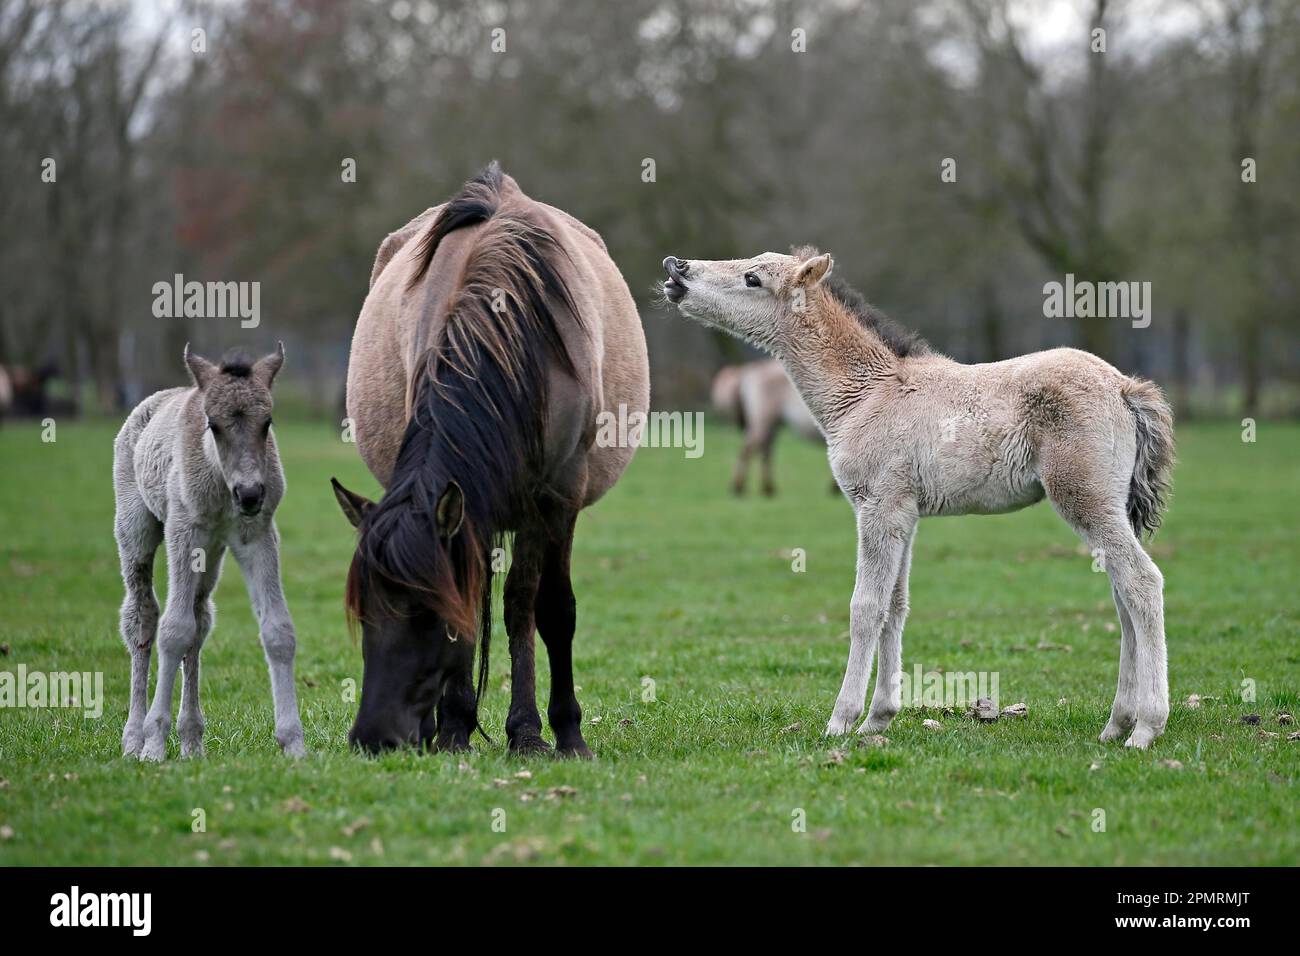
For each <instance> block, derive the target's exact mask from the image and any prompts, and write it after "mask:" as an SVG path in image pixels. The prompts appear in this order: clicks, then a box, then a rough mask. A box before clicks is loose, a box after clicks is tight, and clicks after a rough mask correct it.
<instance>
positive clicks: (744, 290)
mask: <svg viewBox="0 0 1300 956" xmlns="http://www.w3.org/2000/svg"><path fill="white" fill-rule="evenodd" d="M664 269H665V270H666V271H667V273H668V280H667V281H666V282H664V297H665V298H666V299H668V301H669V302H672V303H673V304H675V305H676V306H677V308H678V309H679V310H680V311H681V313H682V314H683V315H685V316H687V317H688V318H691V319H694V320H695V321H696V322H699V323H701V324H703V325H711V326H713V327H715V328H719V329H722V330H724V331H726V332H730V333H731V334H732V335H735V336H737V337H738V338H741V339H744V340H745V341H747V342H751V343H753V344H754V345H758V346H760V347H763V348H767V349H769V350H770V349H772V348H773V347H774V346H779V345H780V344H781V343H782V342H783V341H784V340H785V339H787V338H788V337H789V336H790V335H792V334H794V333H796V332H798V331H799V329H800V328H801V326H804V325H806V324H807V322H809V321H810V315H809V309H808V301H807V296H808V292H809V291H810V290H811V289H812V288H813V287H814V286H816V285H817V283H819V282H821V281H822V279H824V278H826V276H827V275H828V274H829V273H830V271H831V257H830V256H829V255H824V254H823V255H817V254H808V255H793V256H786V255H781V254H780V253H778V252H764V253H763V254H762V255H759V256H755V257H754V258H752V259H714V260H709V259H678V258H677V257H676V256H669V257H668V258H667V259H665V260H664Z"/></svg>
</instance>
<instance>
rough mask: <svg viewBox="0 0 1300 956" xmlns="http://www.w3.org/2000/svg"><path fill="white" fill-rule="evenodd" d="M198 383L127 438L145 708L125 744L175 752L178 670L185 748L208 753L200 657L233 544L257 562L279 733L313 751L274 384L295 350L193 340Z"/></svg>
mask: <svg viewBox="0 0 1300 956" xmlns="http://www.w3.org/2000/svg"><path fill="white" fill-rule="evenodd" d="M185 364H186V365H187V366H188V367H189V370H190V375H191V376H193V378H194V385H193V387H191V388H172V389H168V390H166V391H162V392H157V393H155V394H153V395H151V396H150V397H149V398H146V399H145V400H144V401H143V402H141V403H140V404H139V405H137V406H136V408H135V410H134V411H132V412H131V414H130V415H129V416H128V417H127V420H126V424H124V425H123V426H122V430H121V431H120V432H118V435H117V440H116V441H115V442H114V443H113V487H114V491H115V492H116V497H117V515H116V520H115V521H114V531H115V533H116V536H117V548H118V553H119V556H120V557H121V559H122V581H123V583H124V584H125V586H126V600H125V601H124V602H123V604H122V620H121V626H122V640H124V641H125V642H126V646H127V649H128V650H129V651H130V652H131V707H130V713H129V716H128V717H127V719H126V727H125V729H124V730H123V731H122V751H123V753H125V754H127V755H138V756H139V757H140V759H141V760H162V759H163V757H164V756H165V755H166V750H167V733H168V731H169V730H170V729H171V707H172V690H173V688H174V687H175V684H176V671H177V669H178V668H181V667H183V668H184V680H183V682H182V684H181V711H180V719H179V720H178V721H177V724H176V730H177V733H178V735H179V736H180V741H181V754H182V755H183V756H190V755H199V754H202V753H203V711H202V710H200V708H199V654H200V652H201V651H202V650H203V642H204V641H205V640H207V637H208V633H209V632H210V631H211V630H212V624H213V621H214V618H215V615H216V608H215V607H214V606H213V603H212V592H213V590H215V588H216V586H217V581H218V580H219V579H220V577H221V563H222V560H223V558H224V557H225V553H226V549H227V548H229V549H230V550H231V551H232V552H233V553H234V555H235V560H236V561H238V562H239V567H240V569H241V570H242V571H243V572H244V580H245V581H246V582H247V584H248V593H249V597H250V598H251V599H252V603H253V611H254V613H255V614H256V615H257V623H258V629H259V632H260V635H261V638H262V649H263V651H264V652H265V654H266V662H267V665H268V667H269V668H270V671H271V693H272V697H273V698H274V701H275V739H276V740H277V741H278V742H279V744H280V747H281V748H282V749H283V750H284V752H285V753H286V754H289V755H290V756H293V757H301V756H302V755H303V754H304V753H305V752H306V751H305V750H304V748H303V739H302V723H301V722H300V721H299V719H298V701H297V698H296V695H295V692H294V685H293V656H294V647H295V643H296V642H295V638H294V631H293V621H292V620H291V619H290V617H289V609H288V607H286V606H285V602H284V591H283V590H282V588H281V586H280V536H279V533H278V532H277V531H276V528H275V521H274V520H273V516H274V515H275V509H276V506H277V505H279V503H280V499H281V498H282V497H283V496H284V472H283V470H282V469H281V468H280V457H279V455H278V454H277V452H276V448H275V436H274V435H272V434H271V406H272V402H271V383H272V382H273V381H274V380H275V375H276V373H277V372H278V371H280V366H281V365H283V364H284V346H283V345H281V346H280V348H279V349H278V351H276V352H275V353H273V354H271V355H267V356H265V357H264V358H261V359H259V360H257V361H256V362H254V361H253V360H252V359H251V358H249V357H247V356H245V355H244V354H243V353H240V352H228V353H227V354H226V357H225V358H224V359H223V360H222V362H221V364H220V365H214V364H213V363H211V362H209V361H207V360H206V359H204V358H201V357H199V356H198V355H193V354H191V353H190V350H189V346H186V347H185ZM164 539H165V540H166V542H167V609H166V610H165V611H164V612H163V615H162V619H161V620H159V617H158V601H157V599H156V598H155V597H154V593H153V561H154V553H155V552H156V551H157V550H158V545H159V544H160V543H162V541H163V540H164ZM155 635H156V636H157V640H158V684H157V687H156V688H155V689H154V698H153V706H152V707H150V708H149V713H148V715H146V714H145V709H144V708H145V703H146V698H147V694H148V685H149V655H150V652H151V650H152V648H153V644H154V637H155Z"/></svg>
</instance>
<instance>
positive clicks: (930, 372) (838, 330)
mask: <svg viewBox="0 0 1300 956" xmlns="http://www.w3.org/2000/svg"><path fill="white" fill-rule="evenodd" d="M664 268H665V269H666V270H667V272H668V280H667V282H665V283H664V295H665V297H666V298H667V299H668V300H669V301H670V302H673V303H675V304H676V305H677V307H678V309H680V310H681V312H682V313H683V314H685V315H686V316H688V317H689V318H692V319H695V320H696V321H698V322H701V323H704V324H705V325H709V326H714V327H717V328H721V329H724V330H726V331H728V332H730V333H732V334H733V335H737V336H739V337H740V338H742V339H745V340H746V341H749V342H751V343H752V344H754V345H756V346H758V347H760V348H763V349H765V350H767V351H768V352H770V353H771V354H772V355H774V356H775V357H776V358H777V359H779V360H780V361H781V364H782V365H784V366H785V368H786V371H788V372H789V374H790V377H791V379H793V381H794V383H795V386H796V387H797V388H798V389H799V393H800V394H801V395H802V396H803V398H804V401H805V402H806V403H807V404H808V408H809V409H810V410H811V411H812V413H813V415H814V416H816V418H817V421H818V422H819V423H820V424H821V427H822V431H823V432H824V433H825V434H826V438H827V445H828V453H829V457H830V463H831V470H832V471H833V472H834V474H835V479H836V481H838V482H839V485H840V488H841V489H842V490H843V492H844V494H845V496H846V497H847V498H848V499H849V501H850V502H851V503H852V505H853V509H854V512H855V513H856V515H857V528H858V566H857V583H856V586H855V587H854V591H853V601H852V604H851V605H850V626H849V631H850V649H849V662H848V668H847V670H846V672H845V675H844V683H843V685H842V686H841V688H840V693H839V697H838V698H837V699H836V702H835V709H834V711H833V714H832V716H831V719H830V723H829V724H828V726H827V728H826V732H827V733H828V734H843V733H847V732H848V730H849V729H850V727H851V726H852V725H853V724H854V723H855V722H856V721H857V719H858V717H859V716H861V714H862V710H863V701H864V697H865V694H866V688H867V681H868V679H869V677H870V672H871V662H872V658H873V656H874V655H875V653H876V648H877V645H879V648H880V654H879V660H880V664H879V667H878V668H877V673H876V687H875V691H874V693H873V695H872V699H871V709H870V711H869V712H868V715H867V719H866V720H865V721H864V722H863V724H862V726H861V728H860V730H861V731H863V732H870V733H878V732H880V731H881V730H884V729H885V728H886V727H888V726H889V723H890V721H891V720H892V719H893V717H894V715H895V714H896V713H897V712H898V709H899V705H900V682H901V681H900V678H901V668H902V633H903V621H904V619H905V618H906V616H907V577H908V571H909V568H910V564H911V555H912V538H913V535H914V534H915V530H916V523H917V518H918V517H922V516H927V515H954V514H996V513H1000V512H1006V511H1014V510H1017V509H1019V508H1023V507H1026V506H1027V505H1031V504H1034V503H1036V502H1038V501H1041V500H1042V499H1043V497H1044V495H1046V497H1047V498H1048V499H1049V500H1050V501H1051V502H1052V505H1053V506H1054V507H1055V508H1056V510H1057V512H1058V513H1059V514H1060V515H1061V517H1062V518H1064V519H1065V520H1066V522H1068V523H1069V525H1070V526H1071V527H1072V528H1073V529H1074V530H1075V531H1076V532H1077V533H1078V534H1080V535H1081V536H1082V537H1083V538H1084V540H1085V541H1087V542H1088V546H1089V547H1090V548H1092V549H1093V550H1094V553H1100V555H1101V557H1102V560H1103V563H1104V565H1105V568H1106V571H1107V572H1108V574H1109V575H1110V580H1111V588H1112V593H1113V596H1114V600H1115V607H1116V610H1117V611H1118V613H1119V620H1120V627H1121V629H1122V637H1121V641H1120V658H1119V683H1118V688H1117V690H1116V693H1115V702H1114V706H1113V708H1112V709H1111V715H1110V721H1109V722H1108V723H1107V724H1106V728H1105V730H1103V731H1102V734H1101V739H1102V740H1103V741H1108V740H1114V739H1117V738H1119V737H1122V736H1124V735H1125V734H1128V735H1129V736H1128V739H1127V741H1126V745H1127V746H1132V747H1143V748H1145V747H1147V746H1149V745H1150V744H1151V742H1152V741H1153V740H1154V739H1155V738H1156V737H1157V736H1159V735H1160V734H1161V733H1162V732H1163V731H1164V728H1165V721H1166V719H1167V717H1168V715H1169V691H1168V685H1167V678H1166V664H1165V628H1164V602H1163V597H1162V589H1163V578H1162V577H1161V574H1160V571H1159V569H1158V568H1157V567H1156V565H1155V563H1154V562H1153V561H1152V560H1151V558H1150V556H1149V555H1148V554H1147V553H1146V551H1144V550H1143V548H1142V545H1141V542H1140V535H1141V534H1143V533H1144V532H1146V533H1153V532H1154V531H1155V529H1156V528H1157V527H1158V526H1159V524H1160V519H1161V513H1162V511H1163V509H1164V502H1165V497H1166V495H1167V493H1168V490H1169V477H1170V472H1171V469H1172V467H1173V460H1174V444H1173V417H1172V415H1171V413H1170V410H1169V406H1168V404H1167V403H1166V402H1165V400H1164V398H1163V396H1162V395H1161V393H1160V390H1159V388H1157V387H1156V386H1155V385H1154V384H1152V383H1151V382H1147V381H1143V380H1141V379H1136V378H1130V377H1128V376H1125V375H1123V374H1121V373H1120V372H1119V371H1117V370H1116V369H1115V368H1113V367H1112V366H1110V365H1108V364H1107V363H1106V362H1104V361H1102V360H1101V359H1099V358H1097V357H1096V356H1095V355H1091V354H1089V353H1087V352H1081V351H1078V350H1077V349H1051V350H1048V351H1045V352H1035V353H1033V354H1031V355H1022V356H1020V357H1019V358H1014V359H1009V360H1007V361H1005V362H992V363H988V364H983V365H961V364H959V363H957V362H954V361H952V360H951V359H949V358H946V357H945V356H943V355H939V354H937V353H936V352H934V351H932V350H931V349H930V348H929V347H928V346H927V345H926V344H925V342H924V341H922V340H921V339H920V338H919V337H918V336H916V335H915V334H913V333H910V332H907V331H906V330H904V329H902V328H900V327H899V326H897V325H895V324H894V323H892V322H891V321H890V320H889V319H887V318H885V317H884V316H883V315H882V314H881V313H879V312H878V311H876V310H875V309H873V308H872V307H871V306H869V305H868V304H867V303H866V302H865V301H864V300H863V299H862V297H861V296H859V295H858V294H857V293H856V292H854V291H853V290H852V289H849V288H848V287H847V286H844V285H842V284H840V283H838V282H837V281H834V280H831V281H825V280H826V276H827V274H828V273H829V272H830V270H831V257H830V256H828V255H819V254H817V252H816V250H814V249H808V248H804V249H796V250H795V254H794V255H793V256H787V255H779V254H777V253H771V252H769V253H764V254H763V255H760V256H757V257H755V258H753V259H737V260H731V261H713V262H710V261H701V260H693V261H689V262H688V261H683V260H680V259H677V258H676V257H674V256H669V257H668V258H667V259H665V260H664Z"/></svg>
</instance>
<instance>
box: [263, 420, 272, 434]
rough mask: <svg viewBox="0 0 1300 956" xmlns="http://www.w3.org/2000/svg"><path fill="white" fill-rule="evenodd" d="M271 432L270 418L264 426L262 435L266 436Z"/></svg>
mask: <svg viewBox="0 0 1300 956" xmlns="http://www.w3.org/2000/svg"><path fill="white" fill-rule="evenodd" d="M270 433H271V419H269V418H268V419H267V420H266V424H265V425H263V426H262V437H263V438H265V437H266V436H267V435H269V434H270Z"/></svg>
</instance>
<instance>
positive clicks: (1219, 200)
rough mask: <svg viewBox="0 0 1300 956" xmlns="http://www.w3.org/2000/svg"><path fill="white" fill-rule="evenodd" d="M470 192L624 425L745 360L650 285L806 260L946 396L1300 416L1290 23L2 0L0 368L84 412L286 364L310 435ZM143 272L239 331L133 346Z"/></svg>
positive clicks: (785, 10) (280, 1) (1250, 15)
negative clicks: (1107, 284)
mask: <svg viewBox="0 0 1300 956" xmlns="http://www.w3.org/2000/svg"><path fill="white" fill-rule="evenodd" d="M1098 31H1101V32H1100V33H1098ZM1099 39H1100V44H1099ZM1099 45H1100V49H1098V47H1099ZM492 158H497V159H499V160H500V161H501V162H502V165H503V167H504V168H505V169H506V171H507V172H510V173H511V174H512V175H514V176H515V177H516V178H517V179H518V180H519V182H520V184H521V185H522V186H523V188H524V189H525V190H526V191H527V192H529V193H530V194H531V195H533V196H534V197H536V198H538V199H542V200H544V201H546V202H549V203H551V204H553V205H557V206H560V207H563V208H564V209H566V210H568V211H570V212H572V213H573V214H574V215H576V216H578V217H579V218H581V219H583V220H585V221H586V222H588V223H589V224H591V225H592V226H593V227H595V228H596V229H598V230H599V231H600V232H601V233H602V234H603V235H604V237H605V240H606V242H607V244H608V245H609V248H610V251H611V253H612V255H613V257H614V259H615V261H616V262H617V263H618V264H619V266H620V267H621V269H622V270H623V272H624V275H625V276H626V277H627V280H628V283H629V285H630V286H631V288H632V291H633V294H634V295H635V296H636V297H637V299H638V302H639V304H640V305H641V307H642V312H643V316H644V321H645V326H646V333H647V337H648V339H649V341H650V345H651V364H652V369H653V372H654V376H655V380H654V387H655V399H654V401H655V404H656V405H657V406H661V407H662V406H665V405H672V404H675V403H679V402H686V403H698V402H699V401H700V399H701V398H702V397H703V395H704V394H705V393H706V387H705V386H706V383H707V381H708V378H709V376H710V375H711V373H712V371H713V370H714V369H715V368H716V367H717V365H718V364H719V363H721V362H722V361H724V360H728V361H730V360H735V359H736V358H737V357H739V356H741V355H743V354H745V350H744V349H743V348H742V347H741V346H740V345H739V344H738V343H734V342H732V341H730V340H722V339H719V338H716V337H714V336H712V335H711V334H710V333H707V332H705V331H703V330H701V329H699V328H697V327H695V326H693V325H690V324H688V323H685V322H683V321H681V320H680V319H679V318H677V317H675V316H673V315H670V314H668V313H667V312H666V311H664V310H661V309H660V308H659V307H658V306H656V305H655V303H654V300H653V289H654V288H655V287H656V286H657V285H658V282H659V279H660V268H659V263H660V260H661V259H662V258H663V257H664V256H665V255H667V254H670V253H672V254H676V255H680V256H684V257H688V258H733V257H741V256H748V255H752V254H756V253H758V252H760V251H764V250H778V251H786V250H788V248H789V247H790V246H791V245H792V244H799V243H805V242H810V243H814V244H816V245H818V246H819V247H821V248H822V249H825V250H828V251H830V252H832V253H834V254H835V256H836V261H837V264H836V269H837V271H839V272H841V273H842V274H843V275H844V276H846V277H847V278H848V279H849V280H850V281H852V282H853V283H854V284H855V285H857V286H858V287H859V288H860V289H861V290H862V291H863V292H864V293H865V294H866V295H867V296H868V297H869V298H870V299H872V300H873V301H874V302H876V303H877V304H878V305H880V306H881V307H883V308H884V309H885V310H886V311H888V312H891V313H892V314H894V315H895V317H897V318H898V319H899V320H900V321H902V322H903V323H905V324H907V325H909V326H912V327H914V328H916V329H918V330H919V331H920V332H922V334H924V335H925V336H927V337H928V338H929V339H930V340H931V342H932V343H933V344H934V345H935V346H936V347H937V348H939V349H940V350H942V351H944V352H947V353H948V354H950V355H952V356H954V357H955V358H958V359H960V360H963V361H989V360H994V359H998V358H1005V357H1008V356H1010V355H1014V354H1018V353H1021V352H1024V351H1030V350H1034V349H1039V348H1046V347H1051V346H1056V345H1066V344H1074V345H1078V346H1080V347H1084V348H1088V349H1090V350H1092V351H1094V352H1097V353H1098V354H1101V355H1103V356H1104V357H1106V358H1108V359H1109V360H1111V361H1113V362H1115V363H1116V364H1118V365H1119V366H1120V367H1121V368H1123V369H1124V370H1126V371H1130V372H1135V373H1141V374H1145V375H1148V376H1151V377H1154V378H1156V379H1157V380H1159V381H1161V382H1162V383H1163V384H1165V385H1166V386H1167V387H1168V388H1170V390H1171V392H1172V393H1173V396H1174V398H1175V400H1176V402H1177V404H1178V405H1179V406H1180V408H1181V409H1182V411H1183V412H1184V413H1185V412H1186V411H1188V410H1189V408H1195V409H1199V410H1202V411H1232V412H1244V413H1250V414H1254V413H1257V412H1261V413H1266V414H1267V413H1293V412H1294V411H1295V410H1296V408H1297V406H1300V393H1298V392H1297V390H1296V388H1295V386H1294V383H1295V381H1296V379H1297V371H1298V366H1300V349H1297V347H1296V346H1297V343H1298V340H1300V321H1297V318H1298V314H1297V310H1298V309H1300V305H1298V304H1297V303H1300V289H1298V288H1297V285H1298V284H1300V271H1298V270H1297V269H1296V268H1295V266H1296V264H1297V262H1300V190H1298V189H1297V183H1300V3H1298V2H1297V0H1203V2H1181V3H1168V2H1160V0H1152V2H1140V0H1129V2H1126V3H1124V2H1120V0H1075V2H1073V3H1062V2H1057V0H1053V2H1046V0H1044V2H1040V3H1035V2H1031V0H1023V2H1016V0H918V2H909V0H882V2H862V3H855V2H847V0H824V2H795V0H730V2H723V0H647V2H611V0H533V2H526V3H525V2H513V0H511V2H508V0H500V2H455V0H448V2H432V0H355V2H346V3H345V2H334V0H240V2H203V0H179V2H175V3H171V4H162V5H158V4H155V3H145V2H139V3H133V2H110V0H66V2H49V0H6V2H5V3H4V4H3V5H0V220H2V221H3V223H4V225H5V228H4V238H3V245H2V246H0V363H2V364H5V365H9V366H25V367H29V368H31V367H37V366H40V365H42V364H51V363H52V364H54V365H57V366H58V368H59V369H60V370H61V373H62V375H63V377H64V379H65V380H66V381H67V383H69V387H70V390H71V391H72V393H73V394H74V395H75V396H76V397H77V398H78V399H79V400H81V401H82V402H83V404H86V405H89V406H92V407H93V408H94V409H96V410H108V409H112V408H115V407H118V406H120V405H121V404H122V403H123V402H129V401H134V400H137V399H138V398H140V397H141V396H142V395H143V394H145V393H147V392H148V391H149V390H151V389H153V388H157V387H161V386H163V385H168V384H176V383H178V381H179V380H180V361H179V356H180V351H181V348H182V346H183V345H184V343H185V342H186V341H188V340H192V341H193V342H194V343H195V345H196V347H197V348H199V349H201V350H208V351H212V352H219V351H220V350H222V349H223V348H225V347H227V346H229V345H232V344H242V345H247V346H248V347H250V348H262V347H264V346H266V345H268V344H270V343H271V342H272V341H273V340H274V339H276V338H284V339H286V340H287V342H288V345H289V349H290V356H291V358H290V362H291V366H292V367H293V369H294V371H295V373H296V374H295V376H294V380H295V381H298V382H301V383H305V394H304V398H305V400H306V401H308V402H309V403H310V406H311V407H312V408H313V409H314V410H316V411H318V412H331V413H332V412H333V411H334V410H335V408H336V407H337V402H338V390H339V388H340V386H341V381H342V378H343V373H344V367H345V363H346V356H347V344H348V338H349V334H350V331H351V328H352V324H353V322H354V321H355V317H356V314H357V311H358V310H359V308H360V305H361V302H362V300H363V298H364V296H365V293H366V288H367V282H368V278H369V270H370V264H371V261H372V257H373V255H374V253H375V250H376V248H377V246H378V244H379V242H380V241H381V240H382V239H383V237H384V236H385V235H386V234H387V233H388V232H390V231H392V230H393V229H396V228H398V227H399V226H401V225H403V224H404V223H405V222H406V221H407V220H409V219H410V218H411V217H413V216H414V215H415V214H416V213H418V212H420V211H422V210H423V209H424V208H426V207H428V206H430V205H433V204H435V203H437V202H440V201H441V200H442V199H444V198H445V197H447V196H448V195H449V194H450V193H451V192H453V191H454V190H455V189H456V188H457V187H458V186H459V184H460V183H461V182H463V181H464V180H465V179H466V178H467V177H468V176H470V175H472V174H473V173H474V172H476V171H477V170H478V169H479V168H480V167H481V166H483V165H484V164H485V163H486V162H487V161H488V160H489V159H492ZM948 161H951V162H948ZM350 168H352V169H354V170H355V175H354V176H353V175H351V174H350V172H349V170H350ZM945 170H946V171H947V175H945ZM51 179H52V181H51ZM1247 180H1253V181H1247ZM177 273H180V274H183V275H184V276H185V278H186V279H187V280H193V279H197V280H200V281H205V280H220V281H232V280H233V281H240V282H252V281H256V282H259V283H261V308H262V317H261V325H260V326H259V327H257V328H252V329H244V328H241V327H240V324H239V322H238V321H237V320H236V319H221V318H205V319H185V318H157V317H155V315H154V313H153V311H152V305H153V300H154V293H153V287H154V284H155V283H156V282H159V281H164V282H169V281H171V279H172V276H173V275H174V274H177ZM1066 273H1072V274H1074V275H1075V277H1076V278H1077V279H1079V280H1090V281H1094V282H1101V281H1108V280H1126V281H1149V282H1151V283H1152V297H1153V304H1154V308H1153V320H1152V322H1151V325H1150V327H1149V328H1144V329H1136V328H1133V327H1131V324H1130V323H1129V322H1128V321H1125V320H1123V319H1080V320H1069V319H1061V318H1048V317H1045V315H1044V309H1043V284H1044V283H1045V282H1048V281H1053V280H1055V281H1062V280H1063V279H1064V276H1065V274H1066Z"/></svg>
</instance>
